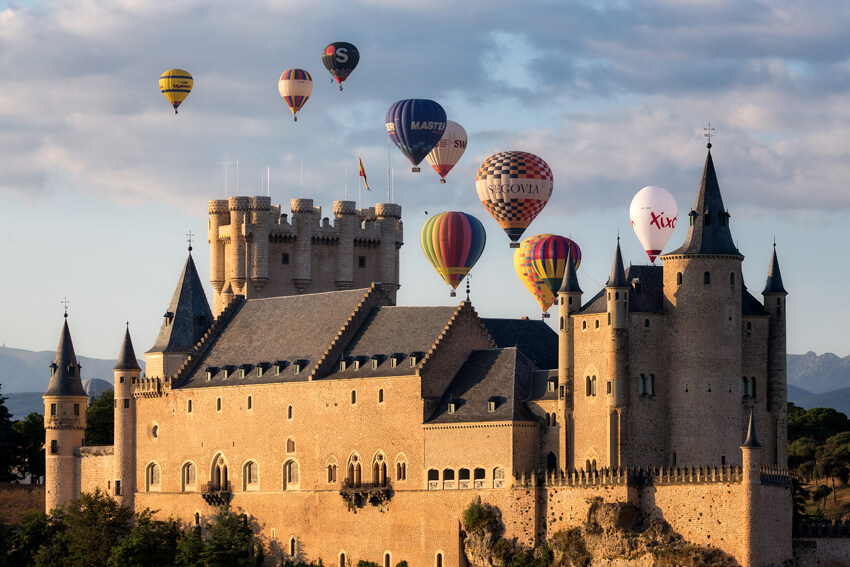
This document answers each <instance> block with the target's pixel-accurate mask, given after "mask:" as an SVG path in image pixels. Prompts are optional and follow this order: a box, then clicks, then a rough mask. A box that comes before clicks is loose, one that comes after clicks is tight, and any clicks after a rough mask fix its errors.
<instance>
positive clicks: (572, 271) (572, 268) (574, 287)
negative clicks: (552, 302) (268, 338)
mask: <svg viewBox="0 0 850 567" xmlns="http://www.w3.org/2000/svg"><path fill="white" fill-rule="evenodd" d="M576 292H577V293H581V288H580V287H579V285H578V276H576V265H575V262H573V260H572V250H571V249H570V248H569V247H567V269H566V270H564V279H563V280H562V281H561V289H559V290H558V293H576Z"/></svg>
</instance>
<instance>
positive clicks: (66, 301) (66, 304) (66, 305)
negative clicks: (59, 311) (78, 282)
mask: <svg viewBox="0 0 850 567" xmlns="http://www.w3.org/2000/svg"><path fill="white" fill-rule="evenodd" d="M59 303H61V304H62V305H64V306H65V319H67V318H68V304H69V303H71V302H70V301H68V296H67V295H66V296H65V299H63V300H62V301H60V302H59Z"/></svg>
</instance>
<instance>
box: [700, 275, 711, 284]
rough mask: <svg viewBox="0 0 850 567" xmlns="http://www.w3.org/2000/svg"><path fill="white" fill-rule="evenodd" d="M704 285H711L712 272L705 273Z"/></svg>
mask: <svg viewBox="0 0 850 567" xmlns="http://www.w3.org/2000/svg"><path fill="white" fill-rule="evenodd" d="M702 283H704V284H705V285H709V284H711V272H705V273H704V274H703V275H702Z"/></svg>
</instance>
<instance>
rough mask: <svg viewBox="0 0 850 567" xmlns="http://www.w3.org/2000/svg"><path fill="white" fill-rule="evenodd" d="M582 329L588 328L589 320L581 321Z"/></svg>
mask: <svg viewBox="0 0 850 567" xmlns="http://www.w3.org/2000/svg"><path fill="white" fill-rule="evenodd" d="M581 330H582V331H586V330H587V321H582V322H581Z"/></svg>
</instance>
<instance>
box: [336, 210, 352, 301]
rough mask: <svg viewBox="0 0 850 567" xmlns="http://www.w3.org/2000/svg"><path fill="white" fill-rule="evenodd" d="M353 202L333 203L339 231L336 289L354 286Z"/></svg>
mask: <svg viewBox="0 0 850 567" xmlns="http://www.w3.org/2000/svg"><path fill="white" fill-rule="evenodd" d="M356 213H357V210H356V204H355V202H354V201H334V224H335V225H336V227H337V229H338V230H339V253H338V254H337V257H336V279H335V280H334V283H335V284H336V287H337V288H338V289H351V287H352V286H353V285H354V228H355V225H356V224H357V217H356Z"/></svg>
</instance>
